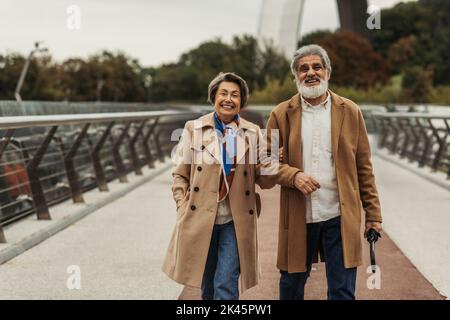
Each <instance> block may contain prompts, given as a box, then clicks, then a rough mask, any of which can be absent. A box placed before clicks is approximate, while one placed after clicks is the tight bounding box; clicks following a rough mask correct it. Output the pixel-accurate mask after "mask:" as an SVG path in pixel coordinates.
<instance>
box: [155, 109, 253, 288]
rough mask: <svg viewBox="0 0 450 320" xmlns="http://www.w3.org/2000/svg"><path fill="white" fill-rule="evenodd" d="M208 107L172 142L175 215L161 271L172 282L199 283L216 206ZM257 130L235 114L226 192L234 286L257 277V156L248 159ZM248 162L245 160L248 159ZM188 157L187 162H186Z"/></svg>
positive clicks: (215, 159) (216, 148)
mask: <svg viewBox="0 0 450 320" xmlns="http://www.w3.org/2000/svg"><path fill="white" fill-rule="evenodd" d="M213 115H214V113H209V114H207V115H205V116H203V117H201V118H199V119H197V120H193V121H188V122H187V123H186V125H185V128H184V130H183V134H182V136H181V140H180V142H179V144H178V148H177V166H176V167H175V169H174V171H173V177H174V180H173V187H172V191H173V197H174V199H175V202H176V204H177V219H176V225H175V229H174V231H173V234H172V238H171V240H170V243H169V247H168V251H167V254H166V257H165V261H164V264H163V268H162V269H163V271H164V272H165V273H166V274H167V275H168V276H169V277H170V278H172V279H173V280H175V281H176V282H178V283H180V284H183V285H188V286H193V287H200V286H201V281H202V277H203V271H204V269H205V264H206V259H207V255H208V250H209V246H210V241H211V235H212V229H213V226H214V221H215V218H216V212H217V206H218V202H217V197H218V192H219V180H220V173H221V170H222V168H221V165H220V158H221V155H220V154H221V153H220V148H221V145H220V144H219V141H218V136H217V134H216V133H215V124H214V116H213ZM259 135H260V130H259V127H258V126H256V125H254V124H253V123H251V122H248V121H246V120H244V119H242V118H241V121H240V123H239V129H238V142H237V165H236V171H235V175H234V179H233V183H232V185H231V189H230V192H229V200H230V207H231V212H232V217H233V221H234V227H235V231H236V238H237V246H238V252H239V260H240V271H241V275H240V289H241V291H244V290H246V289H249V288H251V287H253V286H255V285H256V284H257V283H258V281H259V278H260V267H259V260H258V246H257V243H258V232H257V216H258V214H257V213H259V210H258V209H257V208H258V207H260V204H259V205H257V202H259V196H258V195H257V194H256V193H255V182H257V181H256V180H257V176H258V174H257V165H256V164H252V163H254V162H257V161H250V158H251V155H250V152H249V150H254V148H255V143H257V140H258V137H259ZM249 162H251V163H249ZM191 163H192V164H191Z"/></svg>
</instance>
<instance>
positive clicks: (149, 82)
mask: <svg viewBox="0 0 450 320" xmlns="http://www.w3.org/2000/svg"><path fill="white" fill-rule="evenodd" d="M152 80H153V78H152V76H151V75H149V74H147V75H146V76H145V79H144V86H145V88H146V89H147V102H150V98H151V88H152Z"/></svg>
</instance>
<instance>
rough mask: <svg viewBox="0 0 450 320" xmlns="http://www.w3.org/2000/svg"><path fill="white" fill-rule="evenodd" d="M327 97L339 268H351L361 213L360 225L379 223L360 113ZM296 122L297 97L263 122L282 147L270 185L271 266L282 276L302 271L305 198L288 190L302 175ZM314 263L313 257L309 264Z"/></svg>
mask: <svg viewBox="0 0 450 320" xmlns="http://www.w3.org/2000/svg"><path fill="white" fill-rule="evenodd" d="M330 94H331V101H332V107H331V140H332V149H333V150H332V154H333V159H334V160H335V167H336V180H337V185H338V193H339V201H340V210H341V233H342V245H343V251H344V264H345V267H346V268H351V267H356V266H358V265H361V263H362V259H361V255H362V249H361V245H362V244H361V230H360V229H361V216H362V214H361V213H362V210H361V209H364V211H365V220H366V221H376V222H381V221H382V220H381V211H380V203H379V199H378V193H377V189H376V186H375V178H374V175H373V171H372V163H371V155H370V146H369V141H368V136H367V132H366V127H365V124H364V119H363V116H362V113H361V110H360V109H359V107H358V106H357V105H356V104H355V103H354V102H352V101H350V100H348V99H345V98H343V97H340V96H338V95H337V94H334V93H333V92H331V91H330ZM301 119H302V108H301V105H300V96H299V94H297V95H295V96H293V97H292V98H291V99H290V100H288V101H285V102H282V103H281V104H279V105H278V106H277V107H276V108H275V109H274V110H273V111H272V113H271V115H270V119H269V122H268V124H267V129H268V131H267V133H268V137H269V138H268V140H269V141H270V134H269V133H270V132H271V130H272V129H278V130H279V133H280V146H284V149H283V159H284V164H282V165H281V166H280V170H279V172H278V175H277V176H276V182H277V183H279V184H280V185H281V194H280V212H279V238H278V259H277V267H278V268H279V269H281V270H287V271H288V272H305V271H306V217H305V210H306V209H305V197H304V195H303V194H302V193H301V192H300V191H298V190H297V189H296V188H295V186H294V176H295V174H296V173H297V172H299V171H302V145H301V141H302V137H301V132H302V130H301V125H302V123H301ZM270 142H271V141H270ZM269 145H270V144H269ZM361 204H362V208H361ZM317 260H318V259H317V253H316V255H315V259H314V261H317ZM322 260H323V259H322Z"/></svg>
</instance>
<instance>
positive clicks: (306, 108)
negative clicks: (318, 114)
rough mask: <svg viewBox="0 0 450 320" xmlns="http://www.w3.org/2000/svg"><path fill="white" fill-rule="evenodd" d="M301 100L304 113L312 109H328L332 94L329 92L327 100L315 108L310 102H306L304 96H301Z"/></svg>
mask: <svg viewBox="0 0 450 320" xmlns="http://www.w3.org/2000/svg"><path fill="white" fill-rule="evenodd" d="M300 99H301V101H302V109H303V110H304V111H307V110H308V109H310V108H324V109H327V107H328V106H329V105H330V103H329V102H330V100H331V95H330V93H329V92H328V91H327V98H326V99H325V100H324V101H323V102H322V103H320V104H318V105H316V106H313V105H311V104H310V103H309V102H308V101H306V100H305V99H304V98H303V96H302V95H300Z"/></svg>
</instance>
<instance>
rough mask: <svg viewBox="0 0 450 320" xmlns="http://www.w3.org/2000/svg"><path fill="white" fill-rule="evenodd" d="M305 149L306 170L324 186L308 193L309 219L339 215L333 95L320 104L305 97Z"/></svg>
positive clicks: (308, 220) (303, 149)
mask: <svg viewBox="0 0 450 320" xmlns="http://www.w3.org/2000/svg"><path fill="white" fill-rule="evenodd" d="M302 152H303V168H304V172H305V173H306V174H308V175H310V176H312V177H313V178H315V179H316V180H317V181H318V182H319V184H320V189H318V190H316V191H314V192H313V193H311V194H310V195H309V196H306V223H316V222H321V221H327V220H329V219H332V218H335V217H337V216H339V215H340V214H341V213H340V209H339V195H338V190H337V183H336V170H335V163H334V159H333V156H332V147H331V96H330V94H329V93H328V96H327V99H326V100H325V101H324V102H323V103H321V104H319V105H316V106H312V105H311V104H309V103H308V102H307V101H305V100H304V99H303V97H302Z"/></svg>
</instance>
